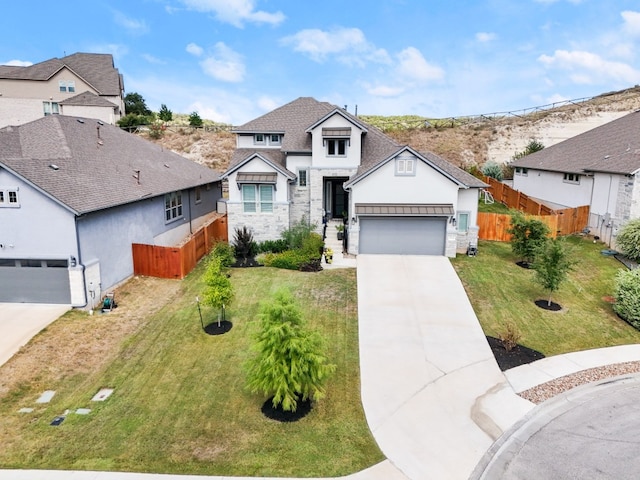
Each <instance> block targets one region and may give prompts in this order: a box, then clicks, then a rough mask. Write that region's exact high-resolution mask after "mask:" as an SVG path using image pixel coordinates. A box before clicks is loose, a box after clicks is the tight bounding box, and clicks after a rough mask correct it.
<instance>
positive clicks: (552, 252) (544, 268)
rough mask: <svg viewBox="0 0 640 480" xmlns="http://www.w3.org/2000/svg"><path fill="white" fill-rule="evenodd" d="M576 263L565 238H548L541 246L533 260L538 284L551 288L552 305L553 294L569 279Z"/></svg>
mask: <svg viewBox="0 0 640 480" xmlns="http://www.w3.org/2000/svg"><path fill="white" fill-rule="evenodd" d="M575 264H576V262H575V260H573V259H572V258H570V255H569V253H568V252H567V249H566V247H565V244H564V239H561V238H554V239H552V240H547V241H546V242H545V243H544V245H543V246H542V247H541V248H540V250H539V251H538V253H537V254H536V259H535V261H534V262H533V269H534V270H535V271H536V275H535V280H536V281H537V282H538V284H539V285H541V286H542V288H544V289H545V290H549V300H548V303H547V305H551V295H553V292H555V291H556V290H558V288H559V287H560V285H561V284H562V282H564V281H565V280H566V279H567V275H568V274H569V272H570V271H571V270H573V266H574V265H575Z"/></svg>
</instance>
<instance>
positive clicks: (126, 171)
mask: <svg viewBox="0 0 640 480" xmlns="http://www.w3.org/2000/svg"><path fill="white" fill-rule="evenodd" d="M78 120H80V119H78V118H77V117H70V116H64V115H51V116H48V117H44V118H42V119H39V120H36V121H34V122H30V123H26V124H24V125H21V126H18V127H5V128H3V129H0V167H6V168H7V169H9V170H10V171H13V172H15V173H16V174H17V175H19V176H20V177H22V178H24V179H26V180H27V181H29V182H31V183H32V184H34V185H35V186H37V187H38V188H40V189H42V190H43V191H45V192H47V193H48V194H49V195H51V196H52V197H54V198H55V199H57V200H58V201H59V202H60V203H62V204H64V205H66V206H67V207H68V208H70V209H71V210H72V211H74V212H76V213H78V214H82V213H87V212H92V211H95V210H101V209H104V208H109V207H113V206H116V205H121V204H126V203H132V202H136V201H138V200H140V199H142V198H149V197H155V196H159V195H164V194H165V193H169V192H173V191H177V190H182V189H186V188H190V187H194V186H198V185H205V184H207V183H211V182H216V181H218V180H219V179H220V177H219V175H218V174H217V173H216V172H215V171H213V170H211V169H209V168H207V167H204V166H202V165H199V164H197V163H195V162H193V161H191V160H188V159H186V158H184V157H181V156H180V155H177V154H175V153H173V152H170V151H168V150H165V149H164V148H162V147H161V146H160V145H156V144H154V143H151V142H149V141H147V140H144V139H142V138H140V137H138V136H136V135H133V134H130V133H127V132H125V131H123V130H121V129H119V128H118V127H115V126H112V125H100V124H99V123H98V122H97V121H96V120H89V119H84V120H82V122H83V123H81V122H80V121H78ZM98 127H99V129H98ZM50 165H56V166H57V167H58V169H57V170H54V169H53V168H51V167H50ZM137 171H139V172H140V173H139V177H138V174H137V173H136V172H137ZM138 180H139V183H138Z"/></svg>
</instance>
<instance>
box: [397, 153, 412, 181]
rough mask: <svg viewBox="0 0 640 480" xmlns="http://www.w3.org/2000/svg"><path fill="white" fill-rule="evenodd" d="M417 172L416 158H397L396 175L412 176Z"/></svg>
mask: <svg viewBox="0 0 640 480" xmlns="http://www.w3.org/2000/svg"><path fill="white" fill-rule="evenodd" d="M415 174H416V160H415V159H414V158H406V157H405V158H403V157H398V158H396V175H407V176H412V175H415Z"/></svg>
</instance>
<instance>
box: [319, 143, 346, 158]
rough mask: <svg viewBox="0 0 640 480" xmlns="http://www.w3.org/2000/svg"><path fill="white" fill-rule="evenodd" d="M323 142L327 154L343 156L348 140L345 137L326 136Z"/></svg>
mask: <svg viewBox="0 0 640 480" xmlns="http://www.w3.org/2000/svg"><path fill="white" fill-rule="evenodd" d="M325 143H326V145H327V156H329V157H344V156H346V155H347V145H348V143H349V140H347V139H346V138H327V139H325Z"/></svg>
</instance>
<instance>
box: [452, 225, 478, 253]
mask: <svg viewBox="0 0 640 480" xmlns="http://www.w3.org/2000/svg"><path fill="white" fill-rule="evenodd" d="M479 233H480V229H479V228H478V227H469V229H468V230H467V231H466V232H458V234H457V236H456V237H457V238H456V244H457V249H456V251H457V252H458V253H467V248H468V247H469V244H470V243H474V244H475V245H476V246H478V236H479Z"/></svg>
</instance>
